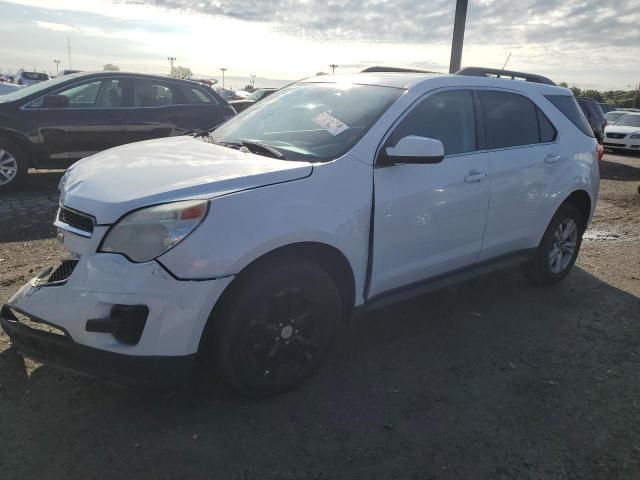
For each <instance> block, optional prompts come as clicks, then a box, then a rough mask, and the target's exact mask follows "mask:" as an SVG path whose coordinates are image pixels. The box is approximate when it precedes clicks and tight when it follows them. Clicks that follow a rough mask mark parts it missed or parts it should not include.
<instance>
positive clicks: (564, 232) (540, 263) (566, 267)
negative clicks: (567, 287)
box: [522, 203, 585, 285]
mask: <svg viewBox="0 0 640 480" xmlns="http://www.w3.org/2000/svg"><path fill="white" fill-rule="evenodd" d="M561 227H562V228H561ZM584 229H585V225H584V220H583V217H582V214H581V213H580V210H578V209H577V208H576V207H574V206H573V205H571V204H568V203H565V204H563V205H561V206H560V208H559V209H558V211H557V212H556V214H555V215H554V216H553V218H552V219H551V222H550V223H549V226H548V227H547V229H546V231H545V233H544V236H543V237H542V241H541V242H540V245H539V246H538V248H537V249H536V252H535V254H534V256H533V257H532V258H531V260H529V261H528V262H525V263H523V264H522V272H523V273H524V274H525V276H526V277H527V278H528V279H529V280H530V281H531V282H533V283H534V284H537V285H553V284H555V283H558V282H559V281H561V280H562V279H563V278H564V277H566V276H567V275H568V274H569V272H570V271H571V269H572V268H573V265H574V264H575V262H576V259H577V258H578V253H580V245H581V244H582V234H583V233H584ZM563 237H566V238H563Z"/></svg>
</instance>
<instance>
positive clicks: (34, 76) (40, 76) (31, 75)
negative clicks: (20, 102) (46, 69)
mask: <svg viewBox="0 0 640 480" xmlns="http://www.w3.org/2000/svg"><path fill="white" fill-rule="evenodd" d="M20 76H21V77H22V78H26V79H27V80H38V81H43V80H49V75H47V74H46V73H38V72H22V74H20Z"/></svg>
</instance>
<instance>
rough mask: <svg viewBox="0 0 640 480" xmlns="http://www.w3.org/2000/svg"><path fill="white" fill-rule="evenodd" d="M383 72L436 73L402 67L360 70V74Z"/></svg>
mask: <svg viewBox="0 0 640 480" xmlns="http://www.w3.org/2000/svg"><path fill="white" fill-rule="evenodd" d="M384 72H396V73H437V72H429V71H427V70H416V69H415V68H403V67H369V68H365V69H364V70H362V71H361V72H360V73H384Z"/></svg>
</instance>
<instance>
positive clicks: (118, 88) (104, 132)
mask: <svg viewBox="0 0 640 480" xmlns="http://www.w3.org/2000/svg"><path fill="white" fill-rule="evenodd" d="M129 92H130V85H129V84H128V81H127V80H126V79H125V78H122V77H114V78H92V79H87V80H84V81H80V82H78V83H76V84H73V85H71V86H68V87H66V88H63V89H61V90H59V91H56V92H54V93H55V94H57V95H64V96H66V97H67V98H68V99H69V105H68V106H67V107H63V108H45V107H44V106H43V98H40V99H38V100H36V101H35V102H32V103H31V104H29V105H27V106H26V108H25V109H24V112H25V115H26V116H28V117H29V119H30V121H32V122H33V123H34V124H35V125H37V126H38V137H39V138H38V144H39V149H40V151H41V153H42V157H43V158H44V159H46V160H47V161H48V163H50V164H55V163H58V161H65V160H77V159H79V158H83V157H86V156H89V155H92V154H94V153H96V152H100V151H102V150H106V149H108V148H111V147H115V146H117V145H120V144H122V143H124V142H123V136H124V131H125V118H126V115H127V106H128V105H127V96H128V94H129Z"/></svg>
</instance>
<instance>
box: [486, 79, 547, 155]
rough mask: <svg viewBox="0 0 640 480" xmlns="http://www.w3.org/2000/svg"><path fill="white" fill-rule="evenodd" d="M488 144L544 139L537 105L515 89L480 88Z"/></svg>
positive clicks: (509, 144) (500, 145) (497, 145)
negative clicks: (541, 137) (514, 90)
mask: <svg viewBox="0 0 640 480" xmlns="http://www.w3.org/2000/svg"><path fill="white" fill-rule="evenodd" d="M478 96H479V98H480V106H481V109H482V118H483V123H484V131H485V146H484V147H485V148H487V149H494V148H507V147H516V146H520V145H532V144H535V143H539V142H540V136H539V132H538V113H537V108H536V106H535V105H534V104H533V102H531V100H529V99H528V98H526V97H523V96H522V95H517V94H515V93H507V92H494V91H479V92H478Z"/></svg>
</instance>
